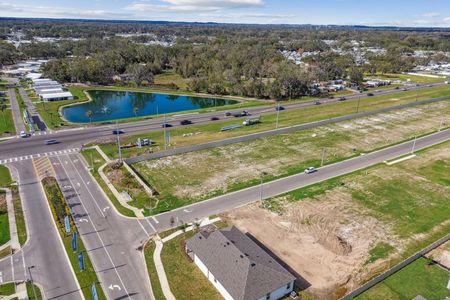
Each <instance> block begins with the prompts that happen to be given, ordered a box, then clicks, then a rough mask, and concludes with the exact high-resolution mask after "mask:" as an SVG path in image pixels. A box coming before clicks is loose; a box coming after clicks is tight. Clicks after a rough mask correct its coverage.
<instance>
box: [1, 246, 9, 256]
mask: <svg viewBox="0 0 450 300" xmlns="http://www.w3.org/2000/svg"><path fill="white" fill-rule="evenodd" d="M9 255H11V247H10V246H8V247H6V248H5V249H3V250H1V251H0V259H2V258H5V257H7V256H9Z"/></svg>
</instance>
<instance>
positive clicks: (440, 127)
mask: <svg viewBox="0 0 450 300" xmlns="http://www.w3.org/2000/svg"><path fill="white" fill-rule="evenodd" d="M442 127H444V118H442V119H441V123H440V124H439V131H441V130H442Z"/></svg>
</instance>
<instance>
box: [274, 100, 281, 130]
mask: <svg viewBox="0 0 450 300" xmlns="http://www.w3.org/2000/svg"><path fill="white" fill-rule="evenodd" d="M279 117H280V103H278V106H277V125H276V127H275V128H276V129H278V120H279Z"/></svg>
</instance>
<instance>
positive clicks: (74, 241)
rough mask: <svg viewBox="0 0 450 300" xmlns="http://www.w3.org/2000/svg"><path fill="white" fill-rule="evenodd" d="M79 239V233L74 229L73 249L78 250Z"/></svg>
mask: <svg viewBox="0 0 450 300" xmlns="http://www.w3.org/2000/svg"><path fill="white" fill-rule="evenodd" d="M77 246H78V241H77V233H76V232H75V231H74V232H73V233H72V251H73V252H75V251H77Z"/></svg>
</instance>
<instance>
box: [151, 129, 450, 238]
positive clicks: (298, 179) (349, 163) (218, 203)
mask: <svg viewBox="0 0 450 300" xmlns="http://www.w3.org/2000/svg"><path fill="white" fill-rule="evenodd" d="M449 139H450V129H448V130H444V131H441V132H438V133H435V134H432V135H429V136H425V137H422V138H418V139H417V141H416V144H415V149H416V150H419V149H423V148H426V147H429V146H431V145H434V144H437V143H440V142H443V141H447V140H449ZM413 145H414V141H409V142H406V143H403V144H399V145H396V146H393V147H389V148H386V149H383V150H380V151H376V152H372V153H370V154H366V155H362V156H358V157H355V158H352V159H348V160H345V161H342V162H340V163H336V164H332V165H329V166H325V167H323V168H320V169H319V171H318V172H316V173H313V174H304V173H301V174H297V175H293V176H290V177H286V178H282V179H279V180H276V181H272V182H268V183H265V184H263V199H267V198H270V197H274V196H277V195H281V194H284V193H286V192H288V191H292V190H296V189H299V188H302V187H305V186H308V185H312V184H314V183H317V182H321V181H324V180H327V179H330V178H333V177H337V176H340V175H343V174H348V173H351V172H354V171H356V170H359V169H363V168H366V167H369V166H372V165H375V164H378V163H381V162H383V161H386V160H391V159H393V158H396V157H399V156H402V155H405V154H408V153H410V152H411V151H412V148H413ZM260 192H261V186H255V187H251V188H247V189H244V190H241V191H237V192H234V193H230V194H226V195H224V196H220V197H216V198H213V199H210V200H207V201H203V202H199V203H197V204H193V205H190V206H186V207H183V208H179V209H177V210H173V211H171V212H167V213H163V214H160V215H157V216H155V219H156V220H157V221H158V222H159V223H158V224H157V226H156V228H157V230H158V232H161V231H164V230H167V229H168V228H170V227H171V226H170V225H171V224H170V219H171V217H174V218H175V219H176V220H178V221H181V220H182V221H184V222H190V221H193V220H195V219H200V218H203V217H206V216H210V215H213V214H217V213H221V212H225V211H228V210H231V209H233V208H236V207H239V206H243V205H246V204H249V203H252V202H255V201H258V200H260ZM151 219H153V218H151Z"/></svg>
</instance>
